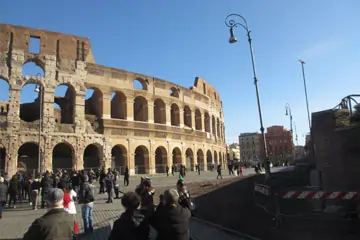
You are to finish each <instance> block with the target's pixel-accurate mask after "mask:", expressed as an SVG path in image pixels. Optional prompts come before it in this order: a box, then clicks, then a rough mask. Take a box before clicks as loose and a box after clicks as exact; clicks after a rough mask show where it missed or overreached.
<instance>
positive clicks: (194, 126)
mask: <svg viewBox="0 0 360 240" xmlns="http://www.w3.org/2000/svg"><path fill="white" fill-rule="evenodd" d="M191 127H192V129H194V130H195V129H196V118H195V110H194V109H191Z"/></svg>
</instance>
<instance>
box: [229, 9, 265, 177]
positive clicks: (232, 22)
mask: <svg viewBox="0 0 360 240" xmlns="http://www.w3.org/2000/svg"><path fill="white" fill-rule="evenodd" d="M235 18H238V19H239V20H240V22H237V21H236V20H235ZM225 25H226V26H227V27H229V28H230V38H229V43H236V42H237V39H236V37H235V35H234V28H235V27H238V26H240V27H242V28H243V29H245V31H246V33H247V37H248V42H249V46H250V54H251V63H252V70H253V75H254V84H255V90H256V99H257V105H258V111H259V120H260V131H261V138H262V141H263V143H264V145H263V146H264V157H265V158H264V168H265V173H266V175H267V177H269V176H270V163H269V155H268V151H267V146H266V138H265V132H264V125H263V120H262V113H261V104H260V94H259V88H258V79H257V77H256V69H255V60H254V52H253V48H252V40H251V36H250V33H251V31H250V30H249V27H248V24H247V21H246V19H245V18H244V17H243V16H241V15H239V14H230V15H228V16H227V17H226V18H225Z"/></svg>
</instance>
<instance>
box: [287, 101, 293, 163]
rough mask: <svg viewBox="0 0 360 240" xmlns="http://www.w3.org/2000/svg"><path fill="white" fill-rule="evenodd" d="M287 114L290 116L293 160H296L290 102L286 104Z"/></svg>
mask: <svg viewBox="0 0 360 240" xmlns="http://www.w3.org/2000/svg"><path fill="white" fill-rule="evenodd" d="M285 116H289V118H290V134H291V148H292V151H291V152H292V157H293V161H295V152H294V149H295V148H294V144H293V138H294V137H293V122H292V119H293V117H292V114H291V107H290V104H289V103H286V104H285Z"/></svg>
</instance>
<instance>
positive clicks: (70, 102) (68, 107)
mask: <svg viewBox="0 0 360 240" xmlns="http://www.w3.org/2000/svg"><path fill="white" fill-rule="evenodd" d="M75 107H76V91H75V88H74V86H72V85H71V84H69V83H66V84H60V85H58V86H57V87H56V88H55V93H54V108H55V109H54V115H55V116H54V117H55V122H57V123H67V124H73V123H74V122H75V115H76V113H75Z"/></svg>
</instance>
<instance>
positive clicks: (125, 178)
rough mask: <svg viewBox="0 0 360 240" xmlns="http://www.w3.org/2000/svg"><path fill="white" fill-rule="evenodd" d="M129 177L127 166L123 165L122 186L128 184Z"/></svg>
mask: <svg viewBox="0 0 360 240" xmlns="http://www.w3.org/2000/svg"><path fill="white" fill-rule="evenodd" d="M129 177H130V174H129V168H128V167H125V172H124V186H126V187H127V186H129Z"/></svg>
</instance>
